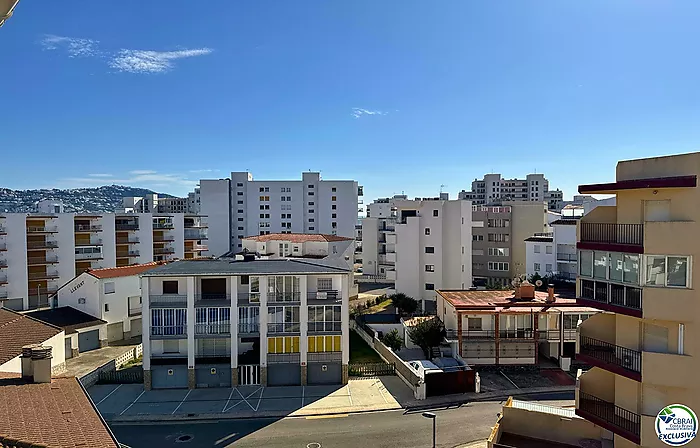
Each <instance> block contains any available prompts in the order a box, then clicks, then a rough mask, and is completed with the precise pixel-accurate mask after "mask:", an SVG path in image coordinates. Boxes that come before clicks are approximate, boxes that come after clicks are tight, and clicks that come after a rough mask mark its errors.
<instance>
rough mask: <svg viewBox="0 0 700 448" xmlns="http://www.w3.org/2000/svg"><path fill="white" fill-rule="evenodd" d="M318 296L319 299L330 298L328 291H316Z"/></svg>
mask: <svg viewBox="0 0 700 448" xmlns="http://www.w3.org/2000/svg"><path fill="white" fill-rule="evenodd" d="M316 298H317V299H319V300H326V299H327V298H328V293H327V292H322V291H319V292H317V293H316Z"/></svg>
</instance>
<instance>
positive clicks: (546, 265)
mask: <svg viewBox="0 0 700 448" xmlns="http://www.w3.org/2000/svg"><path fill="white" fill-rule="evenodd" d="M544 271H545V272H552V265H551V264H550V263H547V264H545V265H544Z"/></svg>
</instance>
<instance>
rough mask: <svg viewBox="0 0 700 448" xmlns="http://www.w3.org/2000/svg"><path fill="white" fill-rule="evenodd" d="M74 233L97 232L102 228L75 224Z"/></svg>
mask: <svg viewBox="0 0 700 448" xmlns="http://www.w3.org/2000/svg"><path fill="white" fill-rule="evenodd" d="M74 229H75V231H76V232H99V231H100V230H102V226H101V225H98V224H76V225H75V227H74Z"/></svg>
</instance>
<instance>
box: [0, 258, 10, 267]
mask: <svg viewBox="0 0 700 448" xmlns="http://www.w3.org/2000/svg"><path fill="white" fill-rule="evenodd" d="M7 266H8V264H7V260H5V259H4V258H0V268H6V267H7Z"/></svg>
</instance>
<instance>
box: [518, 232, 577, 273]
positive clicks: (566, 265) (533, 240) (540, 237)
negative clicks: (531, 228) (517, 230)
mask: <svg viewBox="0 0 700 448" xmlns="http://www.w3.org/2000/svg"><path fill="white" fill-rule="evenodd" d="M577 222H578V219H574V218H568V219H567V218H561V219H558V220H556V221H552V222H551V223H550V227H551V230H552V231H551V233H548V234H535V235H533V236H531V237H529V238H526V239H525V248H526V256H527V261H526V263H525V264H526V267H527V270H526V273H527V276H528V277H530V276H532V275H534V274H535V273H537V274H539V275H540V276H542V277H551V276H553V277H555V278H557V279H558V280H560V281H566V282H575V281H576V272H577V271H576V269H577V266H578V257H577V255H576V224H577Z"/></svg>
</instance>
